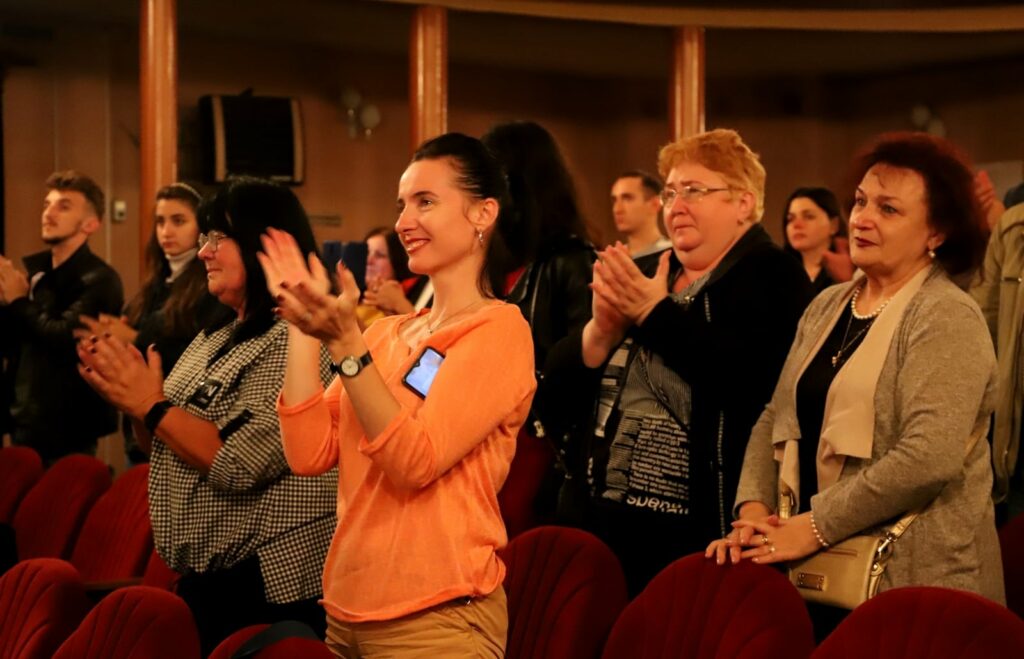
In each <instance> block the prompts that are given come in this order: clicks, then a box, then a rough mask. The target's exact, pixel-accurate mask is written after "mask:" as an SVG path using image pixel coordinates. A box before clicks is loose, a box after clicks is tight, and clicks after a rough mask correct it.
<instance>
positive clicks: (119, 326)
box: [71, 313, 139, 343]
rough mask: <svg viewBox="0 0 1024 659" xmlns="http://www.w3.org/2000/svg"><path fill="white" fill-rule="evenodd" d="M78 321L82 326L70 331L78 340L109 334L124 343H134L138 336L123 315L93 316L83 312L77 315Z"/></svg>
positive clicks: (102, 314) (103, 314) (104, 314)
mask: <svg viewBox="0 0 1024 659" xmlns="http://www.w3.org/2000/svg"><path fill="white" fill-rule="evenodd" d="M78 322H80V323H81V324H82V327H79V328H77V329H74V330H72V332H71V333H72V335H73V336H74V337H75V338H76V339H78V340H82V339H88V338H89V337H90V336H103V335H104V334H111V335H113V336H115V337H117V338H119V339H121V340H122V341H124V342H125V343H135V339H136V337H138V336H139V333H138V331H136V330H135V329H134V328H133V327H132V326H131V325H129V324H128V319H127V318H125V317H124V316H121V317H117V316H111V315H110V314H106V313H101V314H100V315H99V317H98V318H93V317H92V316H86V315H84V314H83V315H81V316H79V317H78Z"/></svg>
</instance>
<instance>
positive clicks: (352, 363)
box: [340, 357, 359, 377]
mask: <svg viewBox="0 0 1024 659" xmlns="http://www.w3.org/2000/svg"><path fill="white" fill-rule="evenodd" d="M340 366H341V374H342V375H345V376H348V377H352V376H353V375H355V374H357V373H359V360H358V359H356V358H355V357H346V358H345V359H342V360H341V364H340Z"/></svg>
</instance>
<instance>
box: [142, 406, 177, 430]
mask: <svg viewBox="0 0 1024 659" xmlns="http://www.w3.org/2000/svg"><path fill="white" fill-rule="evenodd" d="M172 407H174V403H172V402H171V401H169V400H161V401H157V402H155V403H153V407H151V408H149V411H148V412H146V416H145V417H143V419H142V424H143V425H144V426H146V430H148V431H149V434H150V435H155V434H156V427H157V426H159V425H160V422H161V421H163V420H164V416H166V415H167V411H168V410H170V409H171V408H172Z"/></svg>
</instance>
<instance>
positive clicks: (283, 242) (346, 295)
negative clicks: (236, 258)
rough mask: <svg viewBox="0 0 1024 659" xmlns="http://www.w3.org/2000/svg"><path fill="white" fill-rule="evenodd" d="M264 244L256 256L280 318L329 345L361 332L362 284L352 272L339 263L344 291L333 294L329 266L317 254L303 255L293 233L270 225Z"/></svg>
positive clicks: (263, 238) (340, 278) (338, 270)
mask: <svg viewBox="0 0 1024 659" xmlns="http://www.w3.org/2000/svg"><path fill="white" fill-rule="evenodd" d="M262 243H263V251H262V252H260V253H259V254H257V258H258V259H259V262H260V266H261V267H262V268H263V274H264V276H265V277H266V279H267V288H268V289H269V290H270V293H271V295H273V296H274V298H275V300H277V313H278V315H279V316H280V317H281V318H284V319H285V320H287V321H288V322H289V323H291V324H292V325H294V326H295V327H297V328H298V329H299V330H301V331H302V333H303V334H306V335H309V336H312V337H314V338H316V339H319V340H320V341H323V342H324V343H327V344H330V343H332V342H335V341H344V340H346V339H349V338H351V337H352V336H353V335H354V336H359V335H360V331H359V322H358V320H357V318H356V314H355V310H356V305H358V304H359V287H358V286H356V280H355V277H354V276H353V275H352V272H351V271H349V270H348V269H347V268H346V267H345V266H344V265H343V264H342V263H338V269H337V272H338V278H339V281H340V284H341V289H342V291H341V295H338V296H337V297H334V296H333V295H331V294H330V287H331V283H330V278H329V277H328V275H327V269H326V268H324V266H323V264H322V263H320V259H318V258H317V256H316V254H310V255H309V256H308V258H303V255H302V252H301V251H300V250H299V246H298V244H297V243H296V242H295V239H294V238H292V236H291V235H290V234H288V233H286V232H284V231H279V230H277V229H273V228H271V229H268V230H267V233H266V234H264V235H263V237H262Z"/></svg>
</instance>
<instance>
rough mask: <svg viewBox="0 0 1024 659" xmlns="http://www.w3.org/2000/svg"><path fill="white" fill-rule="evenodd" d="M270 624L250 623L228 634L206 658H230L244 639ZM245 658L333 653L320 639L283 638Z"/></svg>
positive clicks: (324, 658)
mask: <svg viewBox="0 0 1024 659" xmlns="http://www.w3.org/2000/svg"><path fill="white" fill-rule="evenodd" d="M268 627H270V625H252V626H251V627H246V628H244V629H239V630H238V631H237V632H235V633H234V634H232V635H231V636H228V637H227V638H226V639H224V640H223V641H221V642H220V645H218V646H217V647H216V649H214V651H213V652H211V653H210V656H209V658H208V659H231V657H233V656H235V653H236V652H238V650H239V649H240V648H241V647H242V646H243V645H245V643H246V641H248V640H249V639H251V638H252V637H253V636H255V635H256V634H259V633H260V632H262V631H263V630H265V629H267V628H268ZM245 656H246V659H295V658H297V657H302V659H333V658H334V655H333V654H332V653H331V651H330V650H329V649H328V648H327V646H326V645H324V643H323V642H321V641H315V640H313V639H311V638H284V639H281V640H280V641H278V642H276V643H273V644H271V645H268V646H266V647H264V648H263V649H261V650H258V651H257V652H255V653H254V654H247V655H245Z"/></svg>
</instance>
